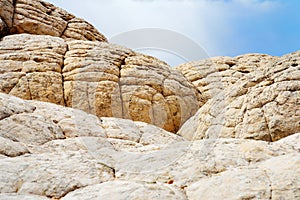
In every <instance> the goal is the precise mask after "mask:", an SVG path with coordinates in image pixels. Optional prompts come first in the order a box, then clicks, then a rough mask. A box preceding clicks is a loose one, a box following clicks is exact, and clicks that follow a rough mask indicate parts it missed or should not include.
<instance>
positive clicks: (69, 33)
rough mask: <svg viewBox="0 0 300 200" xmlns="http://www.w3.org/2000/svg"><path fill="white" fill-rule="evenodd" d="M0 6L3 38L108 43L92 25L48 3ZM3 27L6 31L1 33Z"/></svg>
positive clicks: (8, 0) (35, 0)
mask: <svg viewBox="0 0 300 200" xmlns="http://www.w3.org/2000/svg"><path fill="white" fill-rule="evenodd" d="M0 6H1V8H0V11H1V13H0V24H1V25H0V27H1V28H0V35H1V36H4V35H8V34H20V33H29V34H34V35H51V36H56V37H62V38H64V39H67V40H72V39H75V40H77V39H80V40H91V41H94V40H97V41H103V42H107V39H106V38H105V36H104V35H102V34H101V33H99V31H98V30H97V29H96V28H95V27H93V26H92V25H91V24H89V23H88V22H86V21H85V20H83V19H79V18H76V17H75V16H74V15H72V14H69V13H68V12H66V11H65V10H63V9H60V8H58V7H56V6H54V5H52V4H50V3H48V2H45V1H42V0H16V1H12V0H1V2H0ZM2 21H3V22H4V23H2ZM3 27H5V30H1V29H2V28H3Z"/></svg>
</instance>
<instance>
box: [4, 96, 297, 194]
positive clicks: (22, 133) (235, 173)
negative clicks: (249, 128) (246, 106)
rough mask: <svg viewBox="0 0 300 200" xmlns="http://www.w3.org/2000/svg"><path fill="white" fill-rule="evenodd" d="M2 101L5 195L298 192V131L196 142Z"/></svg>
mask: <svg viewBox="0 0 300 200" xmlns="http://www.w3.org/2000/svg"><path fill="white" fill-rule="evenodd" d="M0 104H1V110H0V116H1V120H0V123H1V125H0V144H1V145H0V147H1V149H0V153H1V156H0V161H1V165H0V168H1V172H2V173H1V175H0V179H1V182H0V192H1V193H2V194H1V195H0V199H20V198H31V199H43V198H46V197H47V198H61V199H93V198H98V199H110V198H114V199H131V198H138V197H139V198H142V199H157V198H164V199H199V197H203V199H219V198H224V199H243V198H244V199H245V198H254V199H270V198H272V199H281V198H287V199H297V198H298V197H299V195H300V185H299V183H300V181H299V177H300V171H299V169H300V168H299V167H300V157H299V151H300V146H299V142H300V141H299V139H300V134H294V135H292V136H289V137H286V138H284V139H282V140H279V141H277V142H274V143H267V142H264V141H256V140H245V139H218V140H214V139H208V140H197V141H194V142H190V141H186V140H185V139H183V138H182V137H180V136H177V135H175V134H172V133H169V132H167V131H165V130H163V129H160V128H158V127H156V126H153V125H149V124H146V123H143V122H134V121H131V120H125V119H117V118H98V117H96V116H95V115H91V114H88V113H85V112H83V111H80V110H75V109H72V108H67V107H62V106H59V105H55V104H50V103H44V102H37V101H25V100H21V99H19V98H16V97H13V96H9V95H6V94H0ZM49 110H51V111H52V113H49ZM214 185H218V188H221V189H219V190H218V191H219V192H217V193H216V192H215V190H214V187H215V186H214Z"/></svg>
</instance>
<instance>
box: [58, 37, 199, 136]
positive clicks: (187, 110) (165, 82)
mask: <svg viewBox="0 0 300 200" xmlns="http://www.w3.org/2000/svg"><path fill="white" fill-rule="evenodd" d="M68 46H69V51H68V52H67V53H66V56H65V57H66V58H65V61H64V68H63V76H64V91H65V99H66V105H67V106H69V107H73V108H78V109H82V110H84V111H86V112H89V113H92V114H96V115H97V116H105V117H119V118H127V119H132V120H134V121H143V122H147V123H151V124H154V125H157V126H159V127H162V128H164V129H165V130H168V131H172V132H176V130H178V129H179V127H180V126H181V124H183V122H185V121H186V120H187V119H188V118H189V117H190V116H192V115H193V113H195V111H196V110H197V109H198V105H199V104H201V99H200V96H199V94H198V93H197V91H196V90H195V89H194V88H193V86H192V85H191V84H190V83H189V82H188V81H187V80H186V79H185V78H184V77H183V76H182V75H181V74H180V73H178V72H176V71H174V70H172V69H171V68H170V67H169V66H168V65H167V64H165V63H164V62H162V61H160V60H158V59H155V58H153V57H150V56H145V55H140V54H137V53H135V52H133V51H131V50H130V49H127V48H124V47H121V46H118V45H113V44H107V43H97V42H84V41H71V42H68ZM199 101H200V103H199Z"/></svg>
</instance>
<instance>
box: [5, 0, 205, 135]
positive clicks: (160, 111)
mask: <svg viewBox="0 0 300 200" xmlns="http://www.w3.org/2000/svg"><path fill="white" fill-rule="evenodd" d="M1 4H2V5H3V7H2V8H1V9H2V10H3V11H1V13H3V16H1V18H2V19H3V20H2V21H0V22H1V23H2V24H3V25H1V26H0V29H3V30H6V29H7V28H6V27H9V31H8V32H7V31H6V32H5V31H4V32H2V35H7V34H13V35H8V36H5V37H3V38H2V40H1V41H0V65H1V67H0V80H1V81H0V92H4V93H7V94H11V95H15V96H18V97H20V98H23V99H27V100H30V99H31V100H39V101H45V102H51V103H56V104H59V105H64V106H69V107H73V108H78V109H81V110H84V111H86V112H89V113H92V114H96V115H97V116H99V117H118V118H125V119H132V120H135V121H143V122H147V123H151V124H154V125H156V126H159V127H162V128H164V129H165V130H168V131H172V132H176V131H177V130H178V129H179V128H180V126H181V125H182V124H183V123H184V122H185V121H186V120H187V119H188V118H190V117H191V116H192V115H193V114H195V113H196V111H197V110H198V108H199V106H201V105H202V104H203V103H202V101H203V99H202V97H201V95H200V94H199V93H198V92H197V90H196V88H194V87H193V85H192V84H191V83H190V82H189V81H187V80H186V78H185V77H184V76H183V75H182V74H181V73H179V72H178V71H176V70H174V69H171V68H170V66H168V65H167V64H166V63H164V62H162V61H160V60H158V59H156V58H153V57H150V56H146V55H142V54H139V53H136V52H133V51H132V50H130V49H128V48H125V47H121V46H119V45H114V44H109V43H107V42H106V39H105V38H104V36H102V35H101V34H100V33H99V32H98V31H97V30H96V29H95V28H94V27H93V26H92V25H90V24H88V23H87V22H85V21H84V20H82V19H78V18H76V17H75V16H73V15H71V14H69V13H67V12H66V11H64V10H62V9H60V8H57V7H55V6H53V5H51V4H49V3H46V2H43V1H39V0H18V1H15V3H13V2H12V1H8V0H2V1H1ZM1 23H0V24H1ZM1 27H3V28H1ZM96 40H98V41H96Z"/></svg>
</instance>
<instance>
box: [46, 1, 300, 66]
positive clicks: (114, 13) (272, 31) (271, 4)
mask: <svg viewBox="0 0 300 200" xmlns="http://www.w3.org/2000/svg"><path fill="white" fill-rule="evenodd" d="M48 1H49V2H51V3H53V4H55V5H57V6H59V7H61V8H63V9H65V10H67V11H69V12H70V13H73V14H75V15H76V16H78V17H81V18H84V19H86V20H87V21H89V22H90V23H92V24H93V25H95V26H96V27H97V28H98V30H99V31H100V32H102V33H103V34H104V35H105V36H106V37H107V38H113V37H114V36H116V35H118V34H120V33H123V32H126V31H132V30H135V29H141V28H162V29H168V30H172V31H174V32H178V33H180V34H183V35H185V36H186V37H188V38H190V39H192V40H193V41H195V42H196V43H197V44H198V45H200V46H201V47H202V48H203V49H205V51H206V52H207V54H208V56H210V57H213V56H221V55H222V56H237V55H240V54H244V53H254V52H255V53H266V54H271V55H276V56H280V55H283V54H287V53H290V52H293V51H297V50H300V39H299V37H300V12H299V10H300V1H299V0H85V1H74V0H64V1H62V0H48ZM148 53H150V54H151V52H148ZM158 56H159V57H160V58H161V59H163V60H166V61H167V62H169V63H171V65H176V64H179V63H180V61H179V60H177V61H175V60H174V58H172V57H170V55H158Z"/></svg>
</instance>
